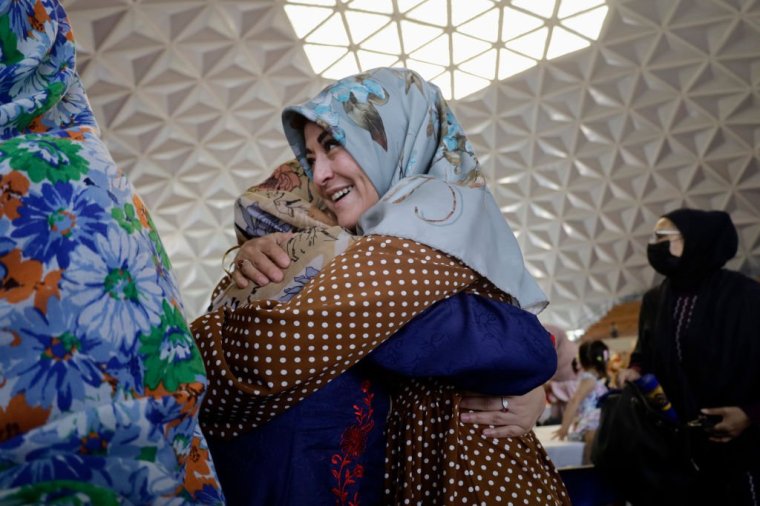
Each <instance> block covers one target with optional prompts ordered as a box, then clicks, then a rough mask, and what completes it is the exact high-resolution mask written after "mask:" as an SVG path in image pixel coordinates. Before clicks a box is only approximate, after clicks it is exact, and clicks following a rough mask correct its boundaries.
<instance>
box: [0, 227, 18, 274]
mask: <svg viewBox="0 0 760 506" xmlns="http://www.w3.org/2000/svg"><path fill="white" fill-rule="evenodd" d="M10 226H11V222H10V221H8V220H6V219H5V218H0V257H2V256H5V255H7V254H8V252H9V251H10V250H12V249H13V248H14V247H15V246H16V241H14V240H12V239H9V238H8V235H9V234H8V229H9V228H10ZM6 274H8V273H7V271H6V269H5V266H4V265H3V264H1V263H0V279H5V275H6Z"/></svg>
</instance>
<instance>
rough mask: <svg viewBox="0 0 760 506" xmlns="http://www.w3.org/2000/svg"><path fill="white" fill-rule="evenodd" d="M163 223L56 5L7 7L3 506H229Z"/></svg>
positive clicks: (1, 232)
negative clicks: (131, 176)
mask: <svg viewBox="0 0 760 506" xmlns="http://www.w3.org/2000/svg"><path fill="white" fill-rule="evenodd" d="M206 384H207V381H206V374H205V370H204V367H203V362H202V360H201V356H200V354H199V352H198V349H197V348H196V346H195V344H194V342H193V340H192V337H191V335H190V332H189V329H188V327H187V323H186V321H185V318H184V315H183V309H182V301H181V299H180V295H179V292H178V289H177V284H176V281H175V279H174V277H173V275H172V272H171V264H170V262H169V259H168V257H167V254H166V251H165V250H164V247H163V245H162V244H161V240H160V239H159V237H158V233H157V231H156V228H155V226H154V225H153V222H152V220H151V218H150V215H149V214H148V212H147V210H146V208H145V206H144V205H143V203H142V201H141V200H140V198H139V197H138V196H137V195H136V194H135V193H134V191H133V188H132V186H131V185H130V183H129V182H128V181H127V179H126V177H125V176H124V175H123V174H122V173H121V172H120V171H119V170H118V169H117V167H116V166H115V164H114V162H113V160H112V158H111V156H110V154H109V152H108V150H107V149H106V147H105V145H104V144H103V143H102V142H101V140H100V139H99V137H98V130H97V125H96V124H95V121H94V118H93V115H92V112H91V110H90V108H89V104H88V102H87V98H86V95H85V93H84V89H83V88H82V86H81V83H80V80H79V77H78V75H77V73H76V71H75V51H74V39H73V35H72V32H71V29H70V26H69V22H68V20H67V18H66V15H65V13H64V11H63V8H62V7H61V5H60V4H59V3H58V2H57V1H52V0H13V1H11V0H0V504H31V503H47V502H51V501H59V502H63V503H67V504H68V503H71V502H76V503H79V504H89V503H96V504H113V503H123V502H129V503H132V504H151V503H157V502H160V503H171V504H182V503H212V504H213V503H222V502H223V497H222V495H221V491H220V489H219V485H218V482H217V479H216V473H215V471H214V467H213V465H212V462H211V459H210V456H209V453H208V449H207V445H206V442H205V439H204V437H203V435H202V433H201V432H200V428H199V425H198V410H199V407H200V403H201V401H202V399H203V397H204V395H205V391H206Z"/></svg>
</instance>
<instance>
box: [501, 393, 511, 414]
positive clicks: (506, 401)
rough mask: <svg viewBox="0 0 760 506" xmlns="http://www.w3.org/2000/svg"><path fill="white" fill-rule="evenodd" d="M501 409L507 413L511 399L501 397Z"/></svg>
mask: <svg viewBox="0 0 760 506" xmlns="http://www.w3.org/2000/svg"><path fill="white" fill-rule="evenodd" d="M501 411H502V413H506V412H507V411H509V399H507V398H506V397H502V398H501Z"/></svg>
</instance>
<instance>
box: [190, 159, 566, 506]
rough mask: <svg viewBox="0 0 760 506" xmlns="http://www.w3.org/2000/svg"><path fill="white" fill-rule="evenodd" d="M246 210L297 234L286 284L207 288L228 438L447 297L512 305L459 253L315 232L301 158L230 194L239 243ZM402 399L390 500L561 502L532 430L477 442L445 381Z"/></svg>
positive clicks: (219, 422) (390, 467)
mask: <svg viewBox="0 0 760 506" xmlns="http://www.w3.org/2000/svg"><path fill="white" fill-rule="evenodd" d="M275 176H276V177H275ZM268 200H276V201H277V202H279V204H277V205H275V204H273V203H271V202H269V203H267V201H268ZM304 201H305V202H304ZM253 208H255V212H256V213H258V212H259V211H260V210H261V209H262V208H265V212H266V213H267V214H268V216H269V218H271V217H276V218H277V219H279V220H281V221H283V222H285V223H288V224H291V225H293V226H294V227H295V228H296V230H298V229H301V228H302V227H305V228H303V230H302V231H301V232H299V233H297V234H296V235H295V237H294V238H293V239H291V240H290V241H289V242H288V243H287V244H286V245H285V246H286V251H288V253H289V255H290V257H291V260H292V263H291V265H290V266H289V267H288V269H286V270H285V276H284V281H282V282H281V283H270V284H269V285H267V286H265V287H255V286H254V287H251V288H246V289H242V290H241V289H237V288H236V287H235V286H234V284H232V283H231V282H230V281H229V278H228V277H227V278H226V279H225V280H223V281H222V282H221V283H220V284H219V285H218V286H217V289H216V290H215V292H214V302H213V305H214V309H213V310H212V311H210V312H209V313H207V314H206V315H204V316H202V317H200V318H198V319H197V320H196V321H195V322H194V323H193V324H192V331H193V334H194V335H195V338H196V340H197V341H198V344H199V348H200V350H201V353H202V355H203V357H204V361H205V363H206V368H207V371H208V376H209V382H210V384H209V393H208V395H207V400H206V402H205V403H204V406H203V413H202V418H201V419H202V422H203V426H204V430H205V431H206V432H207V433H208V434H209V436H212V437H220V438H225V439H231V438H234V437H235V436H237V435H239V434H242V433H244V432H246V431H248V430H251V429H252V428H254V427H257V426H259V425H261V424H264V423H266V422H267V421H268V420H270V419H271V418H273V417H274V416H275V415H277V414H278V413H281V412H283V411H285V410H286V409H287V408H289V407H290V406H293V405H294V404H296V403H298V402H299V401H301V400H303V399H304V398H305V397H307V396H308V395H310V394H312V393H314V392H316V391H317V390H318V389H319V388H321V387H322V386H324V385H326V384H327V383H328V382H329V381H330V380H331V379H333V378H335V377H337V376H338V375H340V374H342V373H343V372H345V371H346V370H347V369H349V368H350V367H351V366H353V365H355V364H356V363H357V362H358V361H359V360H361V359H362V358H363V357H364V356H366V355H367V354H368V353H369V352H370V351H372V350H373V349H375V348H376V347H377V346H379V345H380V344H381V343H382V342H384V341H385V340H386V339H388V338H389V337H391V336H392V335H393V334H394V333H395V332H396V331H397V330H398V329H399V328H400V327H402V326H403V325H404V324H405V323H407V322H408V321H410V320H411V319H412V318H413V317H414V316H415V315H417V314H419V313H421V312H422V311H424V310H425V309H427V308H428V307H430V306H431V305H432V304H433V303H435V302H437V301H439V300H443V299H445V298H447V297H449V296H451V295H453V294H454V293H457V292H460V291H467V292H470V293H478V294H481V295H484V296H487V297H490V298H495V299H498V300H502V301H505V302H510V303H511V302H512V299H511V297H510V296H509V295H507V294H504V293H503V292H501V291H499V290H497V289H496V288H495V287H494V286H493V285H492V284H491V283H490V282H489V281H488V280H486V279H485V278H483V277H482V276H480V275H478V274H477V273H475V272H474V271H472V270H471V269H469V268H468V267H466V266H465V265H463V264H462V263H461V262H460V261H458V260H457V259H455V258H453V257H450V256H448V255H445V254H442V253H440V252H438V251H436V250H433V249H431V248H429V247H427V246H425V245H421V244H419V243H417V242H415V241H410V240H407V239H399V238H395V237H387V236H368V237H355V236H351V235H350V234H347V233H346V232H345V231H342V230H341V229H339V228H338V227H331V226H330V224H325V225H318V226H313V225H314V223H313V221H314V220H312V218H313V216H314V209H318V202H316V200H315V199H314V196H313V193H311V192H309V191H308V180H306V178H305V175H304V174H303V171H302V170H301V169H300V168H299V167H298V166H297V164H293V163H291V164H284V165H282V166H280V167H279V168H278V169H277V171H276V172H275V175H273V177H272V178H270V179H269V180H268V181H267V182H265V183H264V184H263V185H260V186H258V187H253V188H251V189H249V190H248V191H247V192H246V193H245V194H244V195H243V196H242V197H241V198H240V199H239V200H238V204H237V206H236V209H237V212H236V220H235V221H236V229H237V231H238V232H239V234H240V240H241V242H242V241H244V240H245V238H246V237H247V236H249V235H251V234H252V231H253V229H255V228H256V224H252V222H251V219H250V216H252V215H253V214H254V212H253V211H251V212H247V211H246V210H248V211H250V210H251V209H253ZM241 211H242V212H241ZM316 221H317V222H319V221H320V219H317V220H316ZM309 268H312V269H313V271H309ZM309 272H315V273H316V272H318V274H315V275H313V276H309V275H308V273H309ZM297 280H300V281H297ZM299 283H301V284H302V285H305V286H303V287H302V289H301V286H297V285H298V284H299ZM299 289H300V291H298V290H299ZM295 292H298V293H297V294H295V295H293V296H292V298H289V297H288V293H295ZM396 392H397V393H396V394H395V395H394V396H393V399H392V411H391V413H390V415H389V420H388V426H387V437H388V453H387V458H386V491H385V494H386V499H387V501H386V502H387V504H464V503H465V502H466V503H468V504H493V503H498V502H499V501H500V499H503V500H504V503H505V504H508V503H509V502H510V501H511V502H513V503H514V504H546V505H555V504H569V498H568V495H567V492H566V491H565V489H564V485H563V484H562V482H561V480H560V478H559V475H558V473H557V472H556V470H555V469H554V467H553V465H552V463H551V462H550V461H549V460H548V457H547V456H546V452H545V451H544V449H543V448H542V447H541V446H540V444H539V443H538V441H537V440H536V439H535V436H534V435H533V434H532V433H529V434H528V435H526V436H523V437H522V438H507V439H493V438H485V437H483V436H482V435H480V433H479V432H480V430H481V429H480V428H478V427H477V426H476V425H472V424H463V423H461V422H459V401H460V400H461V395H460V394H459V393H457V392H456V391H455V390H454V389H453V387H451V386H448V385H445V384H442V383H439V382H432V381H431V382H425V381H419V380H403V381H401V384H400V385H398V389H397V391H396ZM513 493H514V494H517V498H516V497H514V496H513V495H512V494H513ZM524 499H525V500H527V502H524V501H523V500H524Z"/></svg>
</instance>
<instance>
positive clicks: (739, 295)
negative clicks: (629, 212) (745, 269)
mask: <svg viewBox="0 0 760 506" xmlns="http://www.w3.org/2000/svg"><path fill="white" fill-rule="evenodd" d="M737 246H738V236H737V233H736V228H735V227H734V224H733V223H732V221H731V217H730V216H729V215H728V214H727V213H725V212H722V211H699V210H693V209H679V210H676V211H673V212H671V213H668V214H665V215H664V216H662V218H660V219H659V220H658V222H657V224H656V225H655V231H654V236H653V237H652V240H651V241H650V243H649V245H648V249H647V256H648V259H649V263H650V264H651V265H652V267H654V269H655V270H656V271H657V272H659V273H660V274H662V275H664V276H665V279H664V280H663V282H662V283H661V284H660V285H659V286H657V287H655V288H653V289H651V290H650V291H648V292H647V293H646V294H645V295H644V299H643V301H642V306H641V313H640V316H639V339H638V343H637V345H636V349H635V351H634V353H633V355H632V356H631V368H630V369H628V370H625V371H621V379H620V381H621V382H622V381H624V380H634V379H636V378H638V377H639V375H640V374H643V373H645V372H650V373H653V374H654V375H655V376H656V377H657V379H658V380H659V381H660V383H661V385H662V386H663V389H664V391H665V393H666V395H667V396H668V398H669V399H670V401H671V402H672V404H673V406H674V408H675V410H676V412H677V413H678V416H679V418H680V420H681V421H691V420H700V423H702V424H703V425H705V424H704V422H702V420H707V418H708V417H706V415H712V416H711V417H709V418H711V419H712V420H709V421H708V422H707V424H706V425H705V426H704V428H703V430H701V431H700V430H697V431H694V432H695V437H694V438H693V441H692V446H693V448H692V451H693V457H694V461H695V463H696V464H697V466H698V467H699V469H700V471H699V473H700V479H698V480H697V487H694V488H691V489H690V490H671V492H675V493H676V497H678V498H679V499H678V500H683V501H684V504H732V505H742V504H760V464H759V462H760V283H757V282H756V281H754V280H752V279H750V278H748V277H746V276H744V275H742V274H740V273H738V272H734V271H729V270H726V269H724V268H723V266H724V265H725V264H726V262H727V261H728V260H730V259H731V258H733V256H734V255H735V254H736V251H737ZM710 422H712V423H714V424H715V425H713V426H711V427H710V426H709V425H710Z"/></svg>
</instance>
